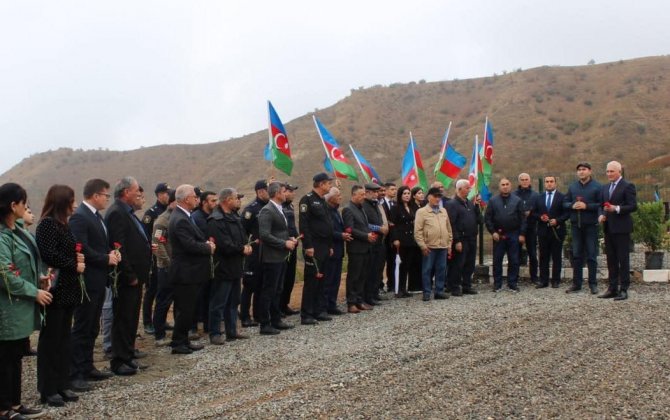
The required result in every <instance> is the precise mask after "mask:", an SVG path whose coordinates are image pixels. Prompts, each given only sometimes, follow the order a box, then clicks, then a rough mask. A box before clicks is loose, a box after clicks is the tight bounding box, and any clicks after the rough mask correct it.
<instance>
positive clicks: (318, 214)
mask: <svg viewBox="0 0 670 420" xmlns="http://www.w3.org/2000/svg"><path fill="white" fill-rule="evenodd" d="M312 180H313V181H314V183H313V189H312V191H310V192H309V193H307V194H306V195H305V196H304V197H302V199H300V205H299V208H300V210H299V211H300V216H299V221H300V233H301V234H302V235H303V237H302V250H303V256H304V258H305V270H304V272H305V280H304V285H303V289H302V304H301V308H300V318H301V320H300V322H301V324H303V325H314V324H316V323H317V321H330V320H332V318H331V317H329V316H328V315H327V314H326V305H325V297H324V294H323V283H324V277H325V269H326V264H327V263H328V257H330V255H331V254H332V252H333V222H332V220H331V218H330V214H329V212H328V204H327V203H326V200H325V199H324V198H323V197H324V196H325V195H326V194H327V193H328V192H329V191H330V188H331V186H332V181H333V178H331V177H330V176H328V174H326V173H323V172H322V173H319V174H316V175H314V177H313V178H312Z"/></svg>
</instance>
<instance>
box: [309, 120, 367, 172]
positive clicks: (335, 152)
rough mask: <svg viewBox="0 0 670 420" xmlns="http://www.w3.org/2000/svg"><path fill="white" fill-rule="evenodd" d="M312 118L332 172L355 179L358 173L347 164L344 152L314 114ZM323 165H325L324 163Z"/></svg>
mask: <svg viewBox="0 0 670 420" xmlns="http://www.w3.org/2000/svg"><path fill="white" fill-rule="evenodd" d="M312 118H313V119H314V125H316V131H318V132H319V137H321V143H322V144H323V149H324V150H325V151H326V160H328V163H329V164H330V168H331V169H332V173H333V174H334V175H335V176H336V177H338V178H348V179H351V180H353V181H357V180H358V175H356V170H355V169H354V168H353V167H352V166H351V165H350V164H349V161H348V160H347V158H346V157H345V156H344V153H342V150H340V146H339V144H337V140H335V137H333V135H332V134H330V133H329V132H328V130H326V127H324V125H323V124H321V121H319V119H318V118H316V115H313V116H312ZM324 166H325V167H327V166H326V165H325V163H324Z"/></svg>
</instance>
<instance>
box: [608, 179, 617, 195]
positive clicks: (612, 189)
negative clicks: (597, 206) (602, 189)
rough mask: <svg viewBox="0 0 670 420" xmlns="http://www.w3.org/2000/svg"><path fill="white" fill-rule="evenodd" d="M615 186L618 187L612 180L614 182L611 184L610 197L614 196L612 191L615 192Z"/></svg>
mask: <svg viewBox="0 0 670 420" xmlns="http://www.w3.org/2000/svg"><path fill="white" fill-rule="evenodd" d="M614 187H616V182H612V183H611V184H610V194H609V198H612V192H614Z"/></svg>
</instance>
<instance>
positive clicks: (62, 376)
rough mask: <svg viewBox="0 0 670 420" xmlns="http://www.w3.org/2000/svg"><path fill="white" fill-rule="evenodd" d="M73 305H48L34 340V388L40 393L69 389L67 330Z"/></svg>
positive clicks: (46, 394) (46, 393)
mask: <svg viewBox="0 0 670 420" xmlns="http://www.w3.org/2000/svg"><path fill="white" fill-rule="evenodd" d="M73 313H74V307H73V306H70V307H67V306H54V305H49V306H48V307H47V315H46V321H45V323H44V325H43V326H42V330H41V331H40V338H39V341H38V344H37V390H38V391H39V392H40V394H41V395H43V396H48V395H53V394H56V393H57V392H58V391H62V390H64V389H69V388H70V387H69V382H70V361H71V360H70V334H71V330H72V315H73Z"/></svg>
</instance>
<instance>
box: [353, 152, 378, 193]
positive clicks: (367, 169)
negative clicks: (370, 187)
mask: <svg viewBox="0 0 670 420" xmlns="http://www.w3.org/2000/svg"><path fill="white" fill-rule="evenodd" d="M349 148H350V149H351V153H353V154H354V159H356V163H358V167H359V168H360V169H361V172H362V173H363V178H365V182H374V183H375V184H379V183H380V182H381V178H380V177H379V174H377V171H375V168H373V167H372V165H370V163H369V162H368V161H367V160H365V158H364V157H363V155H362V154H360V153H358V152H357V151H356V150H355V149H354V148H353V146H352V145H349Z"/></svg>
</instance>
